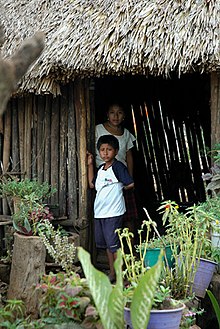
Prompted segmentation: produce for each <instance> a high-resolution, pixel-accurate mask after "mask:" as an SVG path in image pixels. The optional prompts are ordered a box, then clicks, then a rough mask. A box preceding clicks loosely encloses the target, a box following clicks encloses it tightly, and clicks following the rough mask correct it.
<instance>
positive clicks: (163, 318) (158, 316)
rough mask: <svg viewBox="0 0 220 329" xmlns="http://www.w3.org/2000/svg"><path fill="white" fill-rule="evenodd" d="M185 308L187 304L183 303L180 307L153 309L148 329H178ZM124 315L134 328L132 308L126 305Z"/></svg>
mask: <svg viewBox="0 0 220 329" xmlns="http://www.w3.org/2000/svg"><path fill="white" fill-rule="evenodd" d="M184 308H185V305H184V304H182V303H181V304H180V306H179V307H177V308H173V309H167V310H151V311H150V319H149V322H148V325H147V328H146V329H162V328H163V329H178V328H179V326H180V321H181V317H182V311H183V309H184ZM124 317H125V322H126V324H127V325H128V326H129V328H130V329H133V327H132V324H131V317H130V309H129V308H127V307H125V310H124ZM143 329H144V328H143Z"/></svg>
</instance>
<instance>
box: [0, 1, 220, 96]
mask: <svg viewBox="0 0 220 329" xmlns="http://www.w3.org/2000/svg"><path fill="white" fill-rule="evenodd" d="M0 6H1V10H0V20H1V22H2V24H3V25H4V28H5V31H6V37H7V40H6V42H5V44H4V46H3V49H2V51H3V55H4V56H8V55H10V54H11V53H13V51H14V50H15V48H16V47H17V46H19V44H20V43H21V40H23V39H24V38H26V37H27V36H31V35H33V34H34V32H36V31H38V30H42V31H44V32H45V33H46V48H45V50H44V52H43V54H42V55H41V57H40V58H39V59H38V61H37V62H36V63H35V64H34V65H33V66H32V68H31V69H30V70H29V72H28V73H27V74H26V76H25V78H24V79H23V80H22V82H21V89H22V90H28V91H31V90H33V91H35V92H44V91H45V92H47V91H52V92H53V93H58V92H59V83H60V82H64V83H66V82H67V81H69V80H72V79H73V78H74V77H76V76H101V75H112V74H113V75H123V74H144V75H148V74H152V75H164V76H169V74H170V73H171V72H173V71H176V72H177V73H178V74H182V73H186V72H192V71H194V70H195V71H198V72H203V71H205V72H211V71H215V70H219V68H220V0H0ZM57 88H58V89H57Z"/></svg>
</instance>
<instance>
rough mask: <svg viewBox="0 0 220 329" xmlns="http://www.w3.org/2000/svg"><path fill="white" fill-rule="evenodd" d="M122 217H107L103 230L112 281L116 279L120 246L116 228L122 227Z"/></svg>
mask: <svg viewBox="0 0 220 329" xmlns="http://www.w3.org/2000/svg"><path fill="white" fill-rule="evenodd" d="M122 219H123V216H117V217H109V218H106V220H105V225H104V230H103V232H104V236H105V241H106V244H107V256H108V262H109V269H110V273H109V279H110V281H111V282H114V281H115V269H114V261H115V259H116V256H117V253H116V252H117V250H118V249H119V248H120V240H119V237H118V233H116V232H115V230H116V229H119V228H121V227H122Z"/></svg>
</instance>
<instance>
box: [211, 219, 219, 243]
mask: <svg viewBox="0 0 220 329" xmlns="http://www.w3.org/2000/svg"><path fill="white" fill-rule="evenodd" d="M211 241H212V247H213V248H220V222H219V221H215V222H212V230H211Z"/></svg>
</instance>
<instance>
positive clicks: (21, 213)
mask: <svg viewBox="0 0 220 329" xmlns="http://www.w3.org/2000/svg"><path fill="white" fill-rule="evenodd" d="M12 219H13V226H14V229H15V230H16V231H17V232H19V233H22V234H24V235H38V224H39V223H44V222H45V221H46V220H52V219H54V218H53V215H52V214H51V213H50V211H49V208H48V207H46V206H45V205H43V204H40V203H38V202H23V201H21V202H20V203H19V206H18V210H17V212H16V213H14V214H13V215H12Z"/></svg>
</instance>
